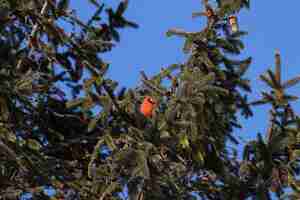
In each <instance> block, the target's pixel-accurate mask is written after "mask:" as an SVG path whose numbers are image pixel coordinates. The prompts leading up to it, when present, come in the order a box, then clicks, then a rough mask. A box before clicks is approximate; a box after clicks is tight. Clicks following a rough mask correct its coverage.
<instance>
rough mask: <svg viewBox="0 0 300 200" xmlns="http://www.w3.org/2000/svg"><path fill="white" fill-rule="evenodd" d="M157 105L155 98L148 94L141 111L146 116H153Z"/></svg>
mask: <svg viewBox="0 0 300 200" xmlns="http://www.w3.org/2000/svg"><path fill="white" fill-rule="evenodd" d="M155 107H156V101H155V100H154V99H153V98H151V97H149V96H146V97H145V98H144V101H143V103H142V104H141V107H140V111H141V113H142V114H143V115H144V116H145V117H152V113H153V110H154V109H155Z"/></svg>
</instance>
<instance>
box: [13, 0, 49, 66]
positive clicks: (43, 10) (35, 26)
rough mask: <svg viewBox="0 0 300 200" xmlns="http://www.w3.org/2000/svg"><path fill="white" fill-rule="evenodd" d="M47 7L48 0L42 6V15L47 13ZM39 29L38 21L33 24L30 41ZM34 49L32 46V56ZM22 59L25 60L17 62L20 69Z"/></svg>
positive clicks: (30, 51) (30, 53) (30, 52)
mask: <svg viewBox="0 0 300 200" xmlns="http://www.w3.org/2000/svg"><path fill="white" fill-rule="evenodd" d="M47 8H48V0H45V3H44V5H43V7H42V9H41V13H40V14H41V16H43V15H45V13H46V11H47ZM37 31H38V23H36V24H35V25H34V26H33V28H32V31H31V33H30V36H29V39H28V40H29V41H30V40H31V39H32V38H34V37H35V35H36V34H37ZM33 51H34V48H30V50H29V54H28V56H31V55H32V53H33ZM22 61H23V59H20V60H19V62H18V64H17V69H20V67H21V65H22Z"/></svg>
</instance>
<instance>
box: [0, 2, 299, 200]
mask: <svg viewBox="0 0 300 200" xmlns="http://www.w3.org/2000/svg"><path fill="white" fill-rule="evenodd" d="M69 3H70V2H69V1H68V0H60V1H58V2H56V1H55V0H45V1H36V0H30V1H28V0H27V1H25V0H18V1H17V0H10V1H7V0H2V3H1V5H0V16H1V22H2V23H1V24H0V26H1V29H0V34H1V37H0V42H1V47H0V60H1V62H0V73H1V79H0V87H1V90H0V110H1V115H0V117H1V121H0V125H1V132H0V149H1V151H0V152H1V153H0V154H1V157H0V158H1V159H0V167H1V171H0V198H2V199H18V198H20V196H21V195H22V194H24V192H30V193H31V194H33V199H50V197H48V196H47V195H46V194H45V193H44V192H43V191H44V186H51V187H53V188H54V189H55V191H56V194H55V196H53V197H51V199H68V200H70V199H100V200H108V199H112V200H113V199H115V200H117V199H120V200H121V199H130V200H150V199H155V200H156V199H157V200H164V199H166V200H167V199H178V200H179V199H180V200H181V199H186V200H190V199H208V200H223V199H224V200H235V199H236V200H243V199H259V200H268V199H272V198H273V197H274V198H277V199H299V198H300V188H299V186H300V185H299V184H300V182H299V180H298V175H299V173H300V168H299V149H300V147H299V139H298V138H299V136H298V133H299V130H300V119H299V117H298V116H297V115H296V113H294V111H293V109H292V105H291V102H292V101H294V100H296V99H297V97H296V96H293V95H289V94H287V93H286V89H288V88H289V87H292V86H294V85H295V84H297V83H298V82H299V81H300V77H296V78H293V79H290V80H288V81H283V80H281V61H280V59H281V58H280V54H279V52H276V54H275V72H273V71H272V70H268V71H267V72H266V74H263V75H261V77H260V78H261V79H262V81H264V82H265V83H266V84H267V85H268V86H269V87H270V90H269V92H262V98H261V99H260V100H257V101H255V102H249V101H248V100H247V99H248V97H247V95H249V94H250V93H251V87H250V83H249V80H248V79H247V78H245V73H246V71H247V69H248V68H249V66H250V64H251V60H252V59H251V57H249V58H245V59H242V60H239V59H237V57H240V54H241V51H242V50H243V49H244V45H243V42H242V41H241V37H242V36H244V35H246V34H247V33H246V32H244V31H242V30H239V26H238V13H239V11H240V10H241V9H244V8H249V4H250V3H249V1H248V0H216V1H208V0H204V1H203V9H204V11H203V12H195V13H193V17H198V16H202V17H204V18H206V20H207V25H206V26H205V27H204V28H203V30H201V31H199V32H187V31H184V30H181V29H170V30H169V31H167V36H168V37H170V36H179V37H182V38H183V39H184V40H185V43H184V47H183V52H184V53H187V54H188V55H189V58H188V59H187V61H186V62H185V63H180V64H171V65H170V66H167V67H164V68H162V69H161V71H160V72H158V73H157V74H156V75H154V76H152V77H148V76H147V75H146V74H145V73H144V72H143V71H142V72H141V79H142V84H141V85H139V86H137V87H136V88H129V89H127V88H122V89H120V90H118V89H117V88H118V83H117V82H116V81H114V80H111V79H109V78H108V77H107V76H106V72H107V70H108V67H109V66H108V64H107V63H106V62H105V61H103V60H102V59H101V53H103V52H107V51H110V50H111V49H112V48H113V47H114V45H115V44H116V43H117V42H119V40H120V35H119V33H118V30H119V29H120V28H126V27H133V28H137V25H136V24H135V23H133V22H131V21H128V20H127V19H125V18H124V17H123V14H124V12H125V10H126V8H127V6H128V1H126V0H124V1H121V2H120V4H119V6H118V7H117V8H116V9H115V10H114V9H112V8H110V7H107V5H105V4H103V3H98V2H97V1H94V0H90V1H89V3H90V4H92V5H93V6H94V7H95V13H94V14H93V15H92V16H91V18H90V20H88V21H87V22H85V21H82V20H81V19H79V18H78V17H77V16H76V12H75V11H74V10H72V9H71V8H70V6H69ZM87 3H88V2H87ZM104 12H105V13H104ZM105 14H106V16H107V18H108V20H107V21H105V20H103V15H105ZM64 23H65V24H68V26H70V27H71V28H72V29H71V30H70V31H69V32H68V31H67V30H64V29H63V28H62V24H64ZM64 27H65V26H64ZM66 93H70V94H72V95H71V97H67V95H66ZM260 104H270V105H271V110H270V120H269V129H268V132H267V133H265V134H263V133H260V134H258V136H257V139H256V140H254V141H250V142H248V143H247V144H246V145H245V147H244V150H243V157H242V158H239V157H238V156H237V147H232V145H231V144H236V145H237V144H238V143H239V140H238V139H237V138H236V137H235V135H234V130H236V129H237V128H241V127H242V124H240V122H239V120H238V114H239V113H241V114H242V116H243V117H245V118H248V117H252V116H253V113H252V111H251V107H252V106H256V105H260ZM264 136H266V137H265V138H264Z"/></svg>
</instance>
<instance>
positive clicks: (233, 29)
mask: <svg viewBox="0 0 300 200" xmlns="http://www.w3.org/2000/svg"><path fill="white" fill-rule="evenodd" d="M228 19H229V25H230V27H231V32H232V33H236V32H238V31H239V25H238V21H237V17H236V16H235V15H231V16H229V17H228Z"/></svg>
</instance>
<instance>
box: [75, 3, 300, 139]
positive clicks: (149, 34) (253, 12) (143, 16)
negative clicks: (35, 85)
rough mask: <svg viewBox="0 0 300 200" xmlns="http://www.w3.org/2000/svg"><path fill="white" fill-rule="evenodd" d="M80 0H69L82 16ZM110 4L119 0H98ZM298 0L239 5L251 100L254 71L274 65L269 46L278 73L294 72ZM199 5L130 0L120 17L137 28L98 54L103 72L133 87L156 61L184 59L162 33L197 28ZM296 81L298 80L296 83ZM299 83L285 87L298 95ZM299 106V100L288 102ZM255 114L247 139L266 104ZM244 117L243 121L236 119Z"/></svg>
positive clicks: (299, 65)
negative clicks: (278, 60)
mask: <svg viewBox="0 0 300 200" xmlns="http://www.w3.org/2000/svg"><path fill="white" fill-rule="evenodd" d="M85 2H86V1H73V6H74V7H76V8H80V9H81V11H80V12H79V15H80V16H81V17H83V18H87V17H88V14H89V13H91V12H89V9H90V8H89V7H88V6H87V3H85ZM104 2H105V3H107V4H110V5H113V6H114V7H115V6H116V5H117V4H118V3H119V0H107V1H104ZM299 7H300V2H299V1H289V3H287V2H285V1H254V0H252V2H251V9H250V11H247V10H244V11H243V12H242V13H241V14H240V16H239V22H240V27H241V29H242V30H245V31H248V32H249V35H248V36H246V37H245V38H244V42H245V45H246V49H245V51H244V53H243V54H242V55H243V56H244V57H247V56H252V57H253V64H252V67H251V69H250V70H249V71H248V74H247V76H248V78H250V80H251V82H252V87H253V91H254V92H253V94H252V95H251V99H256V98H257V97H259V93H258V92H259V90H262V89H265V88H266V87H265V85H264V84H263V83H262V82H261V81H259V79H258V75H259V74H261V73H263V72H265V71H266V70H267V68H268V67H270V66H272V67H274V51H275V49H279V50H280V52H281V55H282V60H283V61H282V62H283V77H284V78H288V77H292V76H296V75H298V74H299V75H300V56H299V49H298V44H299V41H297V39H298V37H299V35H300V28H299V26H298V24H297V22H296V20H297V19H299V18H300V12H299ZM200 9H201V5H200V0H185V1H171V0H164V1H158V0H152V1H149V0H137V1H133V0H131V1H130V3H129V8H128V10H127V13H126V16H127V17H128V19H131V20H133V21H135V22H137V23H138V24H139V25H140V28H139V29H126V30H123V31H121V42H120V44H119V45H118V46H117V47H116V48H115V49H114V50H113V51H112V52H110V53H108V54H105V55H104V56H103V58H104V59H105V60H106V61H108V62H110V63H111V68H110V71H109V76H111V77H112V78H113V79H115V80H118V81H119V83H120V84H121V85H123V86H128V87H133V86H135V85H136V84H138V83H139V80H140V79H139V71H140V70H144V71H146V73H147V74H149V75H151V74H155V73H156V72H158V71H159V69H160V68H161V67H162V66H166V65H168V64H173V63H178V62H184V61H185V59H186V56H185V55H184V54H183V53H182V51H181V48H182V45H183V40H182V39H178V38H176V37H174V38H173V37H172V38H167V37H165V32H166V31H167V30H168V29H169V28H175V27H176V28H183V29H185V30H186V31H197V30H200V29H202V28H203V26H204V24H205V19H204V18H197V19H192V18H191V14H192V12H194V11H199V10H200ZM299 86H300V85H299ZM299 86H296V87H294V89H292V90H290V91H291V92H294V93H295V94H299V89H300V88H299ZM294 108H295V110H296V111H298V110H299V103H296V104H295V105H294ZM254 111H255V118H252V119H250V120H247V122H246V123H244V129H243V130H242V131H240V134H241V135H243V136H244V137H245V138H248V139H249V138H253V137H254V136H255V135H256V133H257V132H263V133H264V130H265V128H266V125H267V116H266V111H267V108H266V107H257V108H256V109H254ZM242 121H243V122H244V120H242Z"/></svg>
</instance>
